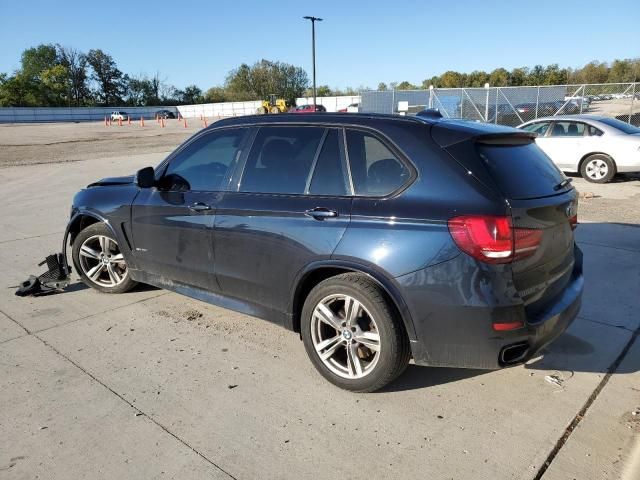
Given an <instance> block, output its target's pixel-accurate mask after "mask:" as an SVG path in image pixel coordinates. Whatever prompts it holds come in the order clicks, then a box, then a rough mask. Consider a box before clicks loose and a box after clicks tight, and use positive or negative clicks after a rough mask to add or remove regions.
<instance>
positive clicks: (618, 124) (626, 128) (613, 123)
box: [599, 118, 640, 135]
mask: <svg viewBox="0 0 640 480" xmlns="http://www.w3.org/2000/svg"><path fill="white" fill-rule="evenodd" d="M599 121H600V122H602V123H604V124H605V125H609V126H610V127H613V128H615V129H617V130H620V131H621V132H624V133H628V134H630V135H633V134H634V133H640V128H638V127H634V126H633V125H630V124H628V123H625V122H623V121H621V120H617V119H615V118H600V119H599Z"/></svg>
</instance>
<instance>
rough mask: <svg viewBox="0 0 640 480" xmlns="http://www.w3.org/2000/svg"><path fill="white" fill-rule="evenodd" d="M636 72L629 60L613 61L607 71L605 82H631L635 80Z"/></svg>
mask: <svg viewBox="0 0 640 480" xmlns="http://www.w3.org/2000/svg"><path fill="white" fill-rule="evenodd" d="M636 79H637V77H636V72H635V71H634V66H633V64H632V63H631V60H614V61H613V63H612V64H611V68H610V69H609V75H608V78H607V80H608V81H609V82H612V83H619V82H633V81H634V80H636Z"/></svg>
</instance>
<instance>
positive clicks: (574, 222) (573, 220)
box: [569, 213, 582, 231]
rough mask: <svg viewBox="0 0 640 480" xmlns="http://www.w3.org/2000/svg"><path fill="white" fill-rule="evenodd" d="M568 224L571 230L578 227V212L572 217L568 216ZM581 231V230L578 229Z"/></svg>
mask: <svg viewBox="0 0 640 480" xmlns="http://www.w3.org/2000/svg"><path fill="white" fill-rule="evenodd" d="M569 225H571V230H575V229H576V228H578V214H577V213H576V214H575V215H574V216H573V217H569ZM580 231H582V230H580Z"/></svg>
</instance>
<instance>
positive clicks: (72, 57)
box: [56, 44, 91, 107]
mask: <svg viewBox="0 0 640 480" xmlns="http://www.w3.org/2000/svg"><path fill="white" fill-rule="evenodd" d="M56 49H57V52H58V59H59V62H60V64H61V65H63V66H64V67H65V68H66V69H67V81H68V86H69V96H70V99H71V101H72V102H73V103H74V104H75V105H76V106H78V107H79V106H80V105H85V104H87V103H88V102H89V101H90V100H91V92H90V90H89V87H88V85H87V80H88V78H87V57H86V55H85V54H83V53H82V52H80V51H78V50H76V49H75V48H73V47H63V46H62V45H60V44H58V45H56Z"/></svg>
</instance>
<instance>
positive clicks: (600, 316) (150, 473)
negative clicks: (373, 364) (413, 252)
mask: <svg viewBox="0 0 640 480" xmlns="http://www.w3.org/2000/svg"><path fill="white" fill-rule="evenodd" d="M161 158H162V155H161V154H150V155H129V156H121V157H112V158H109V159H106V160H105V159H102V160H91V161H83V162H75V163H67V164H48V165H36V166H22V167H10V168H5V169H0V180H1V181H2V183H3V185H5V188H4V189H3V196H2V201H1V202H0V267H1V268H0V286H1V287H2V288H1V289H0V311H1V312H2V314H0V371H1V372H2V373H1V375H0V439H1V440H0V478H11V479H14V478H15V479H18V478H19V479H22V478H35V477H36V476H39V477H42V478H52V479H55V478H59V479H68V478H228V477H227V475H228V476H231V477H232V478H238V479H251V478H261V479H267V478H274V479H275V478H320V479H321V478H335V477H340V478H362V477H364V476H366V477H368V478H434V479H435V478H455V479H466V478H473V479H496V478H500V479H502V478H517V479H533V478H537V477H539V476H540V475H542V473H544V475H542V478H552V479H556V478H558V479H559V478H573V477H575V478H580V479H589V478H593V479H599V478H620V476H622V475H628V473H625V472H626V471H627V470H629V469H630V468H633V464H634V463H633V462H634V461H635V460H634V459H635V457H634V455H635V456H637V450H638V447H636V443H637V438H638V430H637V428H636V425H637V424H636V423H634V422H635V420H634V419H633V418H632V417H633V416H631V412H632V411H634V409H636V408H638V407H640V393H639V391H638V389H640V385H639V384H638V380H639V374H638V370H639V369H640V346H639V345H638V342H635V343H634V344H633V345H632V346H631V348H630V349H629V350H628V352H626V354H625V355H624V356H623V357H622V358H621V352H623V350H624V349H625V348H627V346H628V345H629V342H630V340H631V339H632V338H633V335H634V332H635V331H636V330H637V328H638V326H639V323H640V322H639V318H638V314H637V310H638V306H639V300H638V294H639V293H640V228H638V227H637V226H623V225H612V224H607V223H601V222H598V223H585V224H583V225H581V226H580V227H579V229H578V240H579V242H580V244H581V246H582V248H583V249H584V252H585V275H586V278H587V288H586V292H585V299H584V306H583V309H582V311H581V313H580V317H579V319H578V320H577V321H576V322H575V323H574V324H573V325H572V327H571V328H570V330H569V331H568V332H567V333H566V334H565V335H563V336H562V337H561V338H560V339H559V340H558V341H557V342H556V343H555V344H553V345H552V346H551V347H550V349H549V351H548V352H547V353H546V355H545V356H544V357H542V358H537V359H534V360H532V361H531V362H529V364H528V365H525V366H521V367H515V368H510V369H506V370H501V371H495V372H482V371H473V370H462V369H440V368H421V367H416V366H413V365H411V366H410V367H409V369H408V371H407V372H406V373H405V374H404V375H403V376H402V377H401V378H400V379H399V380H398V381H396V382H395V383H393V384H392V385H391V386H389V387H388V388H387V389H386V390H384V391H382V392H379V393H375V394H367V395H362V394H352V393H348V392H344V391H341V390H339V389H337V388H335V387H333V386H331V385H330V384H328V383H327V382H325V381H324V380H323V379H322V378H321V377H320V376H319V375H318V374H317V373H316V372H315V370H314V369H313V367H312V366H311V364H310V363H309V361H308V360H307V358H306V355H305V353H304V349H303V347H302V344H301V343H300V341H299V339H298V338H297V336H296V335H295V334H292V333H289V332H286V331H285V330H283V329H280V328H279V327H276V326H273V325H271V324H269V323H268V322H264V321H261V320H256V319H253V318H250V317H247V316H245V315H241V314H237V313H234V312H230V311H228V310H224V309H220V308H217V307H214V306H211V305H207V304H204V303H201V302H197V301H195V300H191V299H188V298H185V297H181V296H179V295H176V294H173V293H168V292H165V291H162V290H156V289H151V288H140V289H137V290H136V291H134V292H131V293H127V294H123V295H117V296H111V295H104V294H99V293H97V292H95V291H93V290H91V289H87V288H83V286H82V285H81V284H75V283H74V285H73V287H72V288H71V289H70V291H68V292H65V293H62V294H58V295H52V296H47V297H39V298H18V297H15V296H14V295H13V291H14V289H13V288H12V287H13V286H15V285H17V284H18V282H19V281H21V280H23V279H24V278H26V276H27V275H28V274H30V273H36V272H38V267H36V264H37V262H39V261H40V260H41V259H42V258H43V257H44V256H45V255H46V254H48V253H52V252H54V251H58V250H59V245H60V241H61V232H62V231H63V230H64V226H65V222H66V219H67V217H68V210H69V205H70V201H71V197H72V195H73V193H74V192H75V191H77V190H78V189H79V188H81V187H82V186H84V185H86V184H87V183H89V182H90V181H92V180H95V179H97V178H100V177H103V176H107V175H109V176H111V175H119V174H127V173H131V172H133V171H135V170H136V169H138V168H140V167H143V166H146V165H149V164H155V163H157V162H158V161H159V160H160V159H161ZM612 217H613V214H612ZM582 218H583V219H584V217H582ZM617 361H618V362H619V364H618V365H616V362H617ZM612 366H616V367H617V368H616V370H615V372H613V374H611V375H607V372H608V371H609V369H610V367H612ZM546 376H553V378H554V379H556V383H550V382H549V381H547V380H545V377H546ZM592 397H594V398H593V399H592ZM590 399H592V400H591V403H590V404H589V407H588V408H587V410H586V411H584V412H583V413H584V415H582V416H581V417H580V419H579V421H578V423H577V424H576V425H577V426H575V427H574V428H575V429H574V430H572V431H571V432H570V435H568V436H567V435H566V434H567V427H568V426H570V425H572V423H574V422H575V421H576V417H577V416H578V415H580V414H581V412H582V411H583V409H584V407H585V404H587V403H588V402H589V401H590ZM625 422H627V423H625ZM628 422H631V423H628ZM628 425H631V428H628ZM565 437H566V438H565ZM562 439H564V440H562ZM634 442H635V443H634ZM556 449H557V451H556ZM554 451H555V454H554ZM634 452H636V453H634ZM587 453H588V454H590V456H586V455H587ZM585 458H586V459H587V460H586V461H584V459H585ZM549 459H550V460H552V461H551V463H550V465H549V466H548V468H547V467H546V466H545V461H547V460H549ZM603 472H605V473H603ZM605 475H606V476H605ZM628 478H633V477H628ZM636 478H637V477H636Z"/></svg>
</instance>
